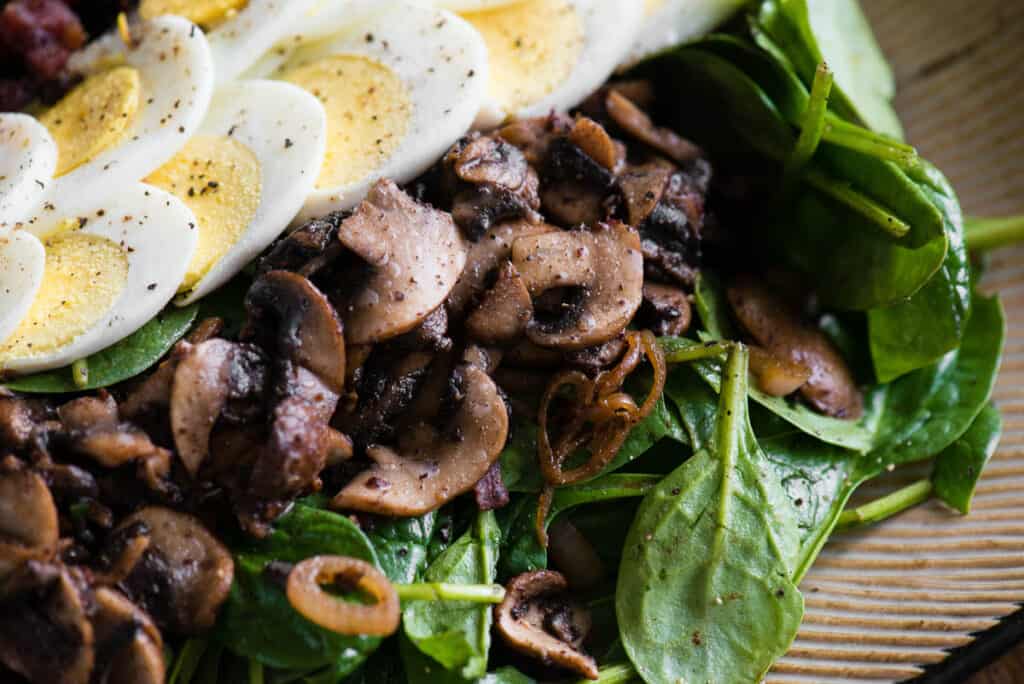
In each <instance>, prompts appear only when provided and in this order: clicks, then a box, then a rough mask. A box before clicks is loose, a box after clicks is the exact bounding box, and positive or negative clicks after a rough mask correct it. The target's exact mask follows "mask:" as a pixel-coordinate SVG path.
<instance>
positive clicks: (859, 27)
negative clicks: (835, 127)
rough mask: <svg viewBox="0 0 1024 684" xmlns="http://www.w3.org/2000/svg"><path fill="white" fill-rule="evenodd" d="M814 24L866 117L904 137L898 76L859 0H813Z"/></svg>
mask: <svg viewBox="0 0 1024 684" xmlns="http://www.w3.org/2000/svg"><path fill="white" fill-rule="evenodd" d="M807 5H808V9H809V10H810V12H809V16H808V19H809V23H810V26H811V29H812V30H813V31H814V37H815V42H816V43H817V44H818V45H819V47H820V48H821V52H822V56H823V57H824V60H825V61H826V62H828V64H829V67H830V68H831V69H832V70H833V71H834V72H835V74H836V82H837V83H838V84H839V87H840V88H842V89H843V91H844V92H845V94H846V95H847V97H848V98H849V100H850V104H851V106H852V107H853V108H854V109H855V110H856V112H857V114H858V115H859V117H860V118H861V119H863V121H864V122H865V123H866V124H867V125H868V126H870V127H871V128H873V129H875V130H876V131H882V132H884V133H888V134H889V135H891V136H892V137H894V138H896V139H901V138H902V137H903V126H902V125H901V124H900V120H899V117H898V116H897V115H896V110H895V109H893V106H892V100H893V98H894V97H895V96H896V78H895V76H894V75H893V72H892V68H891V67H890V66H889V63H888V62H887V61H886V59H885V55H883V54H882V50H881V48H880V47H879V46H878V41H877V40H875V34H874V32H873V31H872V30H871V24H869V23H868V20H867V18H866V17H865V16H864V13H863V11H862V10H861V8H860V5H859V4H858V2H857V0H808V2H807Z"/></svg>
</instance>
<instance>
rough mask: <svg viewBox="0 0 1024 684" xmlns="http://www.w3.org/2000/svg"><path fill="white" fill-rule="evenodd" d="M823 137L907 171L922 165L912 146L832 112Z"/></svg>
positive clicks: (826, 140)
mask: <svg viewBox="0 0 1024 684" xmlns="http://www.w3.org/2000/svg"><path fill="white" fill-rule="evenodd" d="M822 139H823V140H824V141H825V142H828V143H831V144H833V145H836V146H837V147H843V148H845V149H848V150H853V151H855V152H860V153H861V154H865V155H867V156H869V157H875V158H876V159H884V160H885V161H889V162H892V163H894V164H896V166H898V167H900V168H901V169H903V170H905V171H912V170H914V169H917V168H918V167H920V166H921V158H920V157H918V156H917V150H916V149H914V148H913V147H912V146H910V145H907V144H906V143H902V142H899V141H898V140H893V139H892V138H890V137H888V136H886V135H884V134H881V133H875V132H874V131H868V130H866V129H864V128H861V127H860V126H857V125H855V124H851V123H849V122H848V121H844V120H843V119H841V118H839V117H838V116H836V115H835V114H832V113H831V112H829V113H828V114H827V115H826V118H825V132H824V133H823V134H822Z"/></svg>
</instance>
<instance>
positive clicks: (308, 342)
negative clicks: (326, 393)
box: [243, 271, 345, 394]
mask: <svg viewBox="0 0 1024 684" xmlns="http://www.w3.org/2000/svg"><path fill="white" fill-rule="evenodd" d="M245 308H246V311H247V312H248V314H249V321H248V323H247V325H246V330H245V331H244V332H243V336H244V337H246V338H255V339H264V340H266V337H267V336H268V335H272V336H273V340H266V341H267V342H268V344H267V345H265V347H266V348H269V349H272V350H274V354H275V356H276V358H278V359H281V360H288V361H291V362H292V363H294V364H296V365H299V366H302V367H303V368H306V369H307V370H309V371H311V372H312V373H313V374H314V375H316V376H317V377H318V378H319V379H320V381H321V382H323V383H324V385H326V386H327V388H328V389H329V390H330V391H331V392H334V393H335V394H340V393H341V391H342V389H343V388H344V387H345V338H344V336H343V334H342V327H341V321H340V320H339V319H338V314H337V313H336V312H335V310H334V307H333V306H331V303H330V302H329V301H328V299H327V297H326V296H324V294H323V293H322V292H320V290H318V289H317V288H316V286H315V285H313V283H311V282H309V280H307V279H306V278H303V277H302V276H300V275H298V274H297V273H289V272H287V271H271V272H269V273H267V274H266V275H263V276H261V277H260V278H259V279H258V280H257V281H256V282H255V283H253V284H252V287H251V288H249V293H248V294H247V295H246V297H245Z"/></svg>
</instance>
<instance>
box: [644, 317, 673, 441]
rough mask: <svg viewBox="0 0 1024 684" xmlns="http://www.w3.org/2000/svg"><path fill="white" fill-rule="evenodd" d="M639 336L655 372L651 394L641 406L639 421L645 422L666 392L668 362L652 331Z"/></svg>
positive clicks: (645, 331)
mask: <svg viewBox="0 0 1024 684" xmlns="http://www.w3.org/2000/svg"><path fill="white" fill-rule="evenodd" d="M639 335H640V341H641V343H642V344H643V349H644V354H645V355H646V356H647V362H648V363H649V364H651V368H652V369H653V370H654V380H653V382H651V391H650V393H648V395H647V398H646V399H645V400H644V403H643V405H641V406H640V414H639V416H638V417H637V420H638V421H640V420H643V419H644V418H646V417H647V416H649V415H651V412H652V411H654V407H655V406H656V405H657V403H658V399H660V398H661V395H662V392H664V391H665V380H666V379H667V378H668V362H667V361H666V360H665V352H664V350H663V349H662V348H661V345H660V344H658V338H657V337H655V336H654V333H652V332H651V331H650V330H644V331H643V332H641V333H639Z"/></svg>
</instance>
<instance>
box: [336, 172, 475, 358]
mask: <svg viewBox="0 0 1024 684" xmlns="http://www.w3.org/2000/svg"><path fill="white" fill-rule="evenodd" d="M338 239H339V240H340V241H341V243H342V244H343V245H345V247H347V248H348V249H350V250H352V251H353V252H355V254H357V255H358V256H359V257H360V258H361V259H362V260H363V261H365V262H366V263H367V264H368V265H369V266H370V268H371V270H372V273H371V275H370V277H369V279H368V281H367V282H366V283H365V284H364V285H363V287H362V288H361V289H360V290H359V291H357V292H355V293H353V294H352V297H351V300H350V301H349V304H348V309H347V311H346V312H345V327H346V339H347V340H348V342H349V344H368V343H373V342H380V341H383V340H386V339H390V338H392V337H396V336H398V335H401V334H402V333H404V332H408V331H409V330H412V329H413V328H415V327H416V326H417V325H419V324H420V323H421V322H422V321H423V319H425V318H426V317H427V316H428V315H430V313H431V312H432V311H433V310H434V309H436V308H437V307H438V306H440V305H441V304H442V303H443V302H444V300H445V299H446V298H447V297H448V293H449V292H451V290H452V288H453V287H455V282H456V281H457V280H458V277H459V274H460V273H462V269H463V267H464V266H465V265H466V245H465V243H464V242H463V240H462V236H461V235H459V230H458V228H457V227H456V226H455V222H454V221H453V220H452V217H451V216H450V215H449V214H447V213H445V212H443V211H437V210H436V209H431V208H430V207H428V206H426V205H423V204H420V203H419V202H416V201H415V200H414V199H412V198H411V197H409V195H407V194H406V193H404V192H403V191H402V190H401V189H400V188H399V187H398V186H397V185H395V184H394V183H393V182H392V181H389V180H381V181H378V182H377V184H376V185H374V186H373V188H372V189H371V190H370V193H369V194H368V195H367V197H366V199H365V200H363V202H362V203H361V204H360V205H359V206H358V207H357V208H356V211H355V213H354V214H353V215H352V216H350V217H349V218H347V219H346V220H345V221H344V222H343V223H342V224H341V227H340V228H339V229H338Z"/></svg>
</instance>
